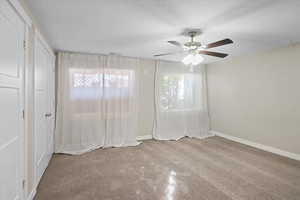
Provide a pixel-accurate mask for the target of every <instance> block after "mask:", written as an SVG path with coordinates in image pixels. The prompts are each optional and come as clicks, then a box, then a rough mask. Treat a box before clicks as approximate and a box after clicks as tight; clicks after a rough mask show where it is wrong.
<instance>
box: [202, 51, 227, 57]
mask: <svg viewBox="0 0 300 200" xmlns="http://www.w3.org/2000/svg"><path fill="white" fill-rule="evenodd" d="M198 53H199V54H204V55H208V56H215V57H219V58H225V57H226V56H228V54H226V53H219V52H212V51H199V52H198Z"/></svg>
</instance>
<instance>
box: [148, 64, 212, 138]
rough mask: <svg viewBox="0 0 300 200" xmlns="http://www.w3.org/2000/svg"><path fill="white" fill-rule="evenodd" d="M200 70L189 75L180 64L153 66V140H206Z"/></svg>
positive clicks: (201, 72)
mask: <svg viewBox="0 0 300 200" xmlns="http://www.w3.org/2000/svg"><path fill="white" fill-rule="evenodd" d="M204 70H205V68H204V67H201V66H198V67H194V68H193V70H192V71H191V68H190V67H187V66H184V65H183V64H181V63H176V62H165V61H159V62H157V65H156V77H155V107H156V120H155V123H154V129H153V137H154V138H155V139H158V140H177V139H180V138H182V137H184V136H190V137H195V138H204V137H207V136H209V133H208V130H209V120H208V112H207V102H206V84H205V71H204Z"/></svg>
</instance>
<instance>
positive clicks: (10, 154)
mask: <svg viewBox="0 0 300 200" xmlns="http://www.w3.org/2000/svg"><path fill="white" fill-rule="evenodd" d="M0 30H1V31H0V158H1V159H0V199H1V200H2V199H3V200H4V199H5V200H17V199H22V179H23V175H24V174H23V170H24V163H23V160H22V159H23V157H24V155H23V154H24V137H23V133H24V122H23V104H24V94H23V87H24V84H23V83H24V81H23V72H24V70H23V69H24V45H23V44H24V36H25V24H24V23H23V21H22V20H21V19H20V18H19V16H18V15H17V14H16V13H15V12H14V10H13V9H12V8H11V6H10V4H9V3H8V2H7V1H6V0H1V1H0Z"/></svg>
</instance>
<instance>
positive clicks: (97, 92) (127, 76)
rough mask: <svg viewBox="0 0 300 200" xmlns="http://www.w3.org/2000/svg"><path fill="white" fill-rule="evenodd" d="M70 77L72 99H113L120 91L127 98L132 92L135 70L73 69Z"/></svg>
mask: <svg viewBox="0 0 300 200" xmlns="http://www.w3.org/2000/svg"><path fill="white" fill-rule="evenodd" d="M70 79H71V90H70V93H71V94H70V97H71V99H72V100H80V99H85V100H96V99H99V98H105V99H112V98H115V97H116V96H119V95H120V93H122V97H125V98H126V97H129V94H130V92H129V85H130V84H132V81H134V80H133V79H134V72H133V71H132V70H124V69H104V70H102V71H101V72H99V70H93V69H87V70H79V69H71V70H70ZM104 92H105V97H104Z"/></svg>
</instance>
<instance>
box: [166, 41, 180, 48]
mask: <svg viewBox="0 0 300 200" xmlns="http://www.w3.org/2000/svg"><path fill="white" fill-rule="evenodd" d="M168 43H169V44H173V45H175V46H177V47H182V44H180V43H179V42H177V41H168Z"/></svg>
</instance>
